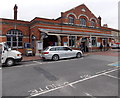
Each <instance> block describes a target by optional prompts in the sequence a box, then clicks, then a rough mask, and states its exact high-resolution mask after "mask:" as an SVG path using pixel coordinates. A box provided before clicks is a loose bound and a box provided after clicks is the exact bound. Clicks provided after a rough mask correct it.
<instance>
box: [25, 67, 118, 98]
mask: <svg viewBox="0 0 120 98" xmlns="http://www.w3.org/2000/svg"><path fill="white" fill-rule="evenodd" d="M116 70H118V69H113V70H110V71H107V72H104V73H101V74H97V75H94V76H91V77H88V78H85V79H80V80H78V81H75V82H71V83H68V84H66V85H64V86H60V87H56V88H53V89H50V90H46V91H44V92H40V93H36V94H33V95H31V96H29V97H26V98H31V97H35V96H39V95H42V94H45V93H48V92H51V91H55V90H58V89H61V88H64V87H66V86H70V85H74V84H77V83H80V82H83V81H86V80H89V79H93V78H96V77H98V76H102V75H104V74H108V73H111V72H114V71H116Z"/></svg>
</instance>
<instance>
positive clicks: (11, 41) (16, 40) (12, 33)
mask: <svg viewBox="0 0 120 98" xmlns="http://www.w3.org/2000/svg"><path fill="white" fill-rule="evenodd" d="M6 37H7V44H8V46H9V47H11V48H22V38H23V34H22V32H21V31H20V30H16V29H12V30H9V31H8V32H7V34H6Z"/></svg>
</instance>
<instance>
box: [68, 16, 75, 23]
mask: <svg viewBox="0 0 120 98" xmlns="http://www.w3.org/2000/svg"><path fill="white" fill-rule="evenodd" d="M69 24H74V18H73V17H72V16H70V17H69Z"/></svg>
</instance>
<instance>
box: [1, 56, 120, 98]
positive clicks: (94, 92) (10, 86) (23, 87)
mask: <svg viewBox="0 0 120 98" xmlns="http://www.w3.org/2000/svg"><path fill="white" fill-rule="evenodd" d="M116 62H118V58H117V57H113V56H102V55H88V56H85V57H83V58H79V59H76V58H74V59H66V60H60V61H56V62H54V61H30V62H22V63H21V64H20V65H17V66H13V67H4V68H3V69H2V91H3V92H2V96H26V97H27V98H31V97H34V96H88V98H97V97H96V96H118V80H119V79H120V77H118V76H120V74H119V73H118V71H119V67H118V66H113V64H116ZM118 74H119V75H118ZM24 98H25V97H24ZM81 98H82V97H81ZM112 98H114V97H112Z"/></svg>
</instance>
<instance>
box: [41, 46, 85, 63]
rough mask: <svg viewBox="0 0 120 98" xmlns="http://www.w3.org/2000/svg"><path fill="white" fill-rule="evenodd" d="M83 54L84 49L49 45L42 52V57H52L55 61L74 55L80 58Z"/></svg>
mask: <svg viewBox="0 0 120 98" xmlns="http://www.w3.org/2000/svg"><path fill="white" fill-rule="evenodd" d="M82 56H83V53H82V51H80V50H73V49H71V48H70V47H66V46H49V47H47V48H46V49H45V50H43V51H42V54H41V57H42V58H43V59H50V60H54V61H57V60H59V59H63V58H72V57H77V58H80V57H82Z"/></svg>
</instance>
